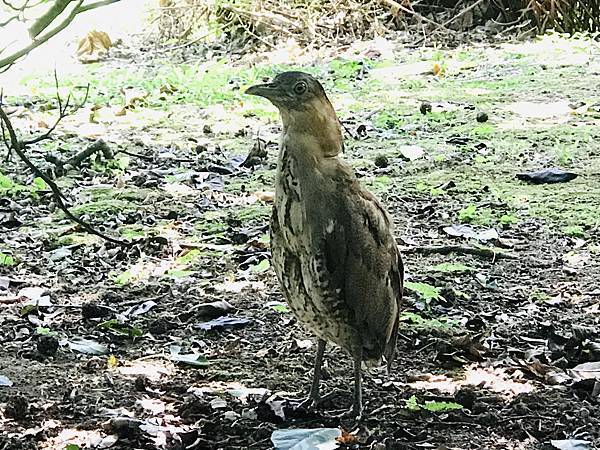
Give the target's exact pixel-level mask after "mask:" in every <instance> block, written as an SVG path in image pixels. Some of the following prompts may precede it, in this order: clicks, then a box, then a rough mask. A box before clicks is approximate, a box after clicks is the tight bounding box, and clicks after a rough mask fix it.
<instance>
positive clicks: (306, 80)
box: [246, 71, 327, 109]
mask: <svg viewBox="0 0 600 450" xmlns="http://www.w3.org/2000/svg"><path fill="white" fill-rule="evenodd" d="M246 94H250V95H258V96H260V97H265V98H266V99H268V100H270V101H271V103H273V104H274V105H275V106H277V107H279V108H286V109H299V108H302V105H303V104H305V103H306V102H308V101H310V100H312V99H314V98H322V97H325V98H327V96H326V95H325V90H324V89H323V86H321V83H319V81H318V80H317V79H316V78H315V77H313V76H312V75H310V74H308V73H305V72H298V71H290V72H283V73H280V74H279V75H277V76H276V77H275V78H273V80H272V81H271V82H270V83H265V84H258V85H255V86H252V87H250V88H248V89H247V90H246Z"/></svg>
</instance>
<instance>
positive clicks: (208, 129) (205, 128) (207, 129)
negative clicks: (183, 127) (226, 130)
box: [202, 123, 212, 134]
mask: <svg viewBox="0 0 600 450" xmlns="http://www.w3.org/2000/svg"><path fill="white" fill-rule="evenodd" d="M202 132H203V133H204V134H212V127H211V126H210V125H209V124H207V123H205V124H204V126H203V127H202Z"/></svg>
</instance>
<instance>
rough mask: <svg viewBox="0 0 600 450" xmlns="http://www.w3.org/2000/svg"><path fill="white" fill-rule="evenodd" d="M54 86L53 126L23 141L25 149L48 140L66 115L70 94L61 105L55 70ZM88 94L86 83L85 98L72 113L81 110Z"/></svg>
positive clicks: (88, 89) (88, 87)
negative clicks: (56, 107) (56, 112)
mask: <svg viewBox="0 0 600 450" xmlns="http://www.w3.org/2000/svg"><path fill="white" fill-rule="evenodd" d="M54 85H55V87H56V101H57V103H58V118H57V119H56V121H55V122H54V124H53V125H52V126H51V127H50V128H49V129H48V131H47V132H45V133H44V134H42V135H41V136H37V137H35V138H33V139H29V140H27V141H23V142H22V144H23V145H24V146H25V147H27V146H28V145H32V144H37V143H38V142H41V141H44V140H46V139H50V135H51V134H52V133H53V132H54V130H55V129H56V127H57V126H58V124H59V123H60V121H61V120H63V119H64V118H65V117H67V115H68V113H67V109H68V108H69V103H70V102H71V94H70V93H69V95H68V96H67V100H66V101H65V104H64V105H63V102H62V98H61V96H60V92H59V90H58V87H59V86H58V85H59V83H58V75H57V74H56V69H54ZM89 94H90V85H89V83H88V85H87V88H86V91H85V97H84V98H83V100H82V101H81V103H79V104H78V105H75V106H74V107H73V111H77V110H78V109H79V108H81V107H82V106H83V105H84V104H85V103H86V102H87V99H88V96H89Z"/></svg>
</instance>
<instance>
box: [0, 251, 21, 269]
mask: <svg viewBox="0 0 600 450" xmlns="http://www.w3.org/2000/svg"><path fill="white" fill-rule="evenodd" d="M16 264H17V262H16V261H15V258H13V257H12V256H10V255H7V254H6V253H2V252H0V266H6V267H12V266H15V265H16Z"/></svg>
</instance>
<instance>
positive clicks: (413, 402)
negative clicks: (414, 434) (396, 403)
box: [404, 395, 419, 411]
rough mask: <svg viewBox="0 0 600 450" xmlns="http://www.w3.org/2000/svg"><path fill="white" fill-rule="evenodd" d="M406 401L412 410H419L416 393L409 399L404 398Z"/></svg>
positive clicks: (407, 406) (408, 407)
mask: <svg viewBox="0 0 600 450" xmlns="http://www.w3.org/2000/svg"><path fill="white" fill-rule="evenodd" d="M404 402H405V403H406V405H405V406H406V408H407V409H410V410H411V411H418V410H419V402H418V401H417V397H416V396H415V395H413V396H411V397H410V398H409V399H408V400H404Z"/></svg>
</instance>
